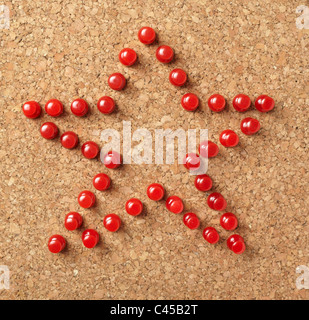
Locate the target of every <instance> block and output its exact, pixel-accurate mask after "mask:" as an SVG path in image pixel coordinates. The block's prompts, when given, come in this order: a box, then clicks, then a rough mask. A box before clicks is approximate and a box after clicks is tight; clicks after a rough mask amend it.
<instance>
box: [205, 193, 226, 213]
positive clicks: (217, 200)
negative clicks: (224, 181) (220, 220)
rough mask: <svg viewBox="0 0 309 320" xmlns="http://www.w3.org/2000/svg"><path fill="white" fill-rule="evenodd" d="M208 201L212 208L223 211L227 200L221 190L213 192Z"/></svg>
mask: <svg viewBox="0 0 309 320" xmlns="http://www.w3.org/2000/svg"><path fill="white" fill-rule="evenodd" d="M207 203H208V206H209V208H210V209H213V210H217V211H222V210H224V209H225V208H226V200H225V199H224V198H223V196H222V194H221V193H219V192H213V193H211V194H210V195H209V196H208V198H207Z"/></svg>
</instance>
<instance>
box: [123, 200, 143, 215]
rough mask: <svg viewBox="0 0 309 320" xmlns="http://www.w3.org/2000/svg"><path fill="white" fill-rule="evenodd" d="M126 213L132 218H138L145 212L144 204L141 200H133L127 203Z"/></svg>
mask: <svg viewBox="0 0 309 320" xmlns="http://www.w3.org/2000/svg"><path fill="white" fill-rule="evenodd" d="M126 211H127V213H128V214H130V215H131V216H138V215H139V214H141V213H142V211H143V204H142V202H141V201H140V200H139V199H136V198H132V199H130V200H128V201H127V202H126Z"/></svg>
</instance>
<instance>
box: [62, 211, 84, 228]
mask: <svg viewBox="0 0 309 320" xmlns="http://www.w3.org/2000/svg"><path fill="white" fill-rule="evenodd" d="M82 223H83V218H82V216H81V215H80V214H79V213H78V212H69V213H68V214H67V215H66V216H65V219H64V226H65V227H66V229H67V230H69V231H73V230H76V229H78V228H79V227H80V226H81V225H82Z"/></svg>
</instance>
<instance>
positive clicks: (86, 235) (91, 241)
mask: <svg viewBox="0 0 309 320" xmlns="http://www.w3.org/2000/svg"><path fill="white" fill-rule="evenodd" d="M99 239H100V236H99V234H98V233H97V232H96V231H95V230H93V229H87V230H85V231H84V232H83V234H82V241H83V244H84V246H85V247H86V248H88V249H91V248H94V247H95V246H96V245H97V243H98V242H99Z"/></svg>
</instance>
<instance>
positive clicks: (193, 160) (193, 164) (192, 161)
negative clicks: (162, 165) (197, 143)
mask: <svg viewBox="0 0 309 320" xmlns="http://www.w3.org/2000/svg"><path fill="white" fill-rule="evenodd" d="M183 165H184V166H185V168H186V169H188V170H197V169H198V168H199V167H200V165H201V160H200V157H199V155H198V154H196V153H188V154H186V156H185V158H184V160H183Z"/></svg>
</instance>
